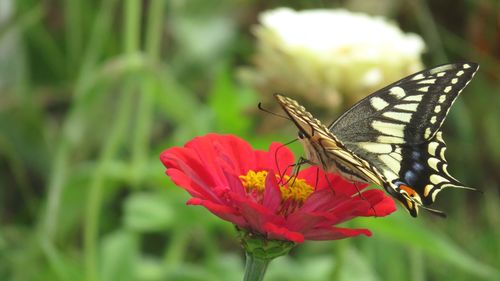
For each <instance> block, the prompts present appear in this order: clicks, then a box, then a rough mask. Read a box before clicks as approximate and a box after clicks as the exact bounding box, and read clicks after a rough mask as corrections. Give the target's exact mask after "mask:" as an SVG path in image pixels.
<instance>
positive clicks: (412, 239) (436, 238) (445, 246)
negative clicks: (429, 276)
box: [356, 212, 500, 279]
mask: <svg viewBox="0 0 500 281" xmlns="http://www.w3.org/2000/svg"><path fill="white" fill-rule="evenodd" d="M405 215H406V214H401V212H400V213H396V214H393V215H391V216H389V217H386V218H377V219H373V218H360V219H358V220H356V223H357V225H358V223H359V225H358V226H359V227H364V228H365V227H366V228H369V229H370V230H372V232H373V233H374V235H383V236H385V237H387V238H389V239H391V240H392V241H396V242H400V243H402V244H405V245H408V246H410V247H414V248H417V249H420V250H422V251H423V253H424V254H426V255H428V256H432V257H434V258H436V259H439V260H441V261H443V262H447V263H449V264H451V265H454V266H455V267H456V269H457V270H461V271H463V272H467V273H470V274H473V275H476V276H477V277H482V278H488V279H493V278H494V279H500V271H498V270H497V269H495V268H493V267H491V266H489V265H486V264H484V263H481V262H479V261H478V260H477V259H476V258H474V257H472V256H470V255H469V254H468V253H466V252H465V251H464V250H463V249H461V248H460V247H459V246H458V245H456V244H455V243H454V242H453V241H451V240H450V239H449V238H447V237H445V236H444V235H442V234H440V233H438V232H436V231H431V230H429V229H428V227H426V226H425V225H424V224H423V223H422V220H415V219H411V218H409V217H408V216H405Z"/></svg>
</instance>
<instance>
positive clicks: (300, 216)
mask: <svg viewBox="0 0 500 281" xmlns="http://www.w3.org/2000/svg"><path fill="white" fill-rule="evenodd" d="M336 220H338V219H337V217H336V216H335V214H333V213H327V212H315V213H305V212H295V213H292V214H290V215H289V216H288V217H287V221H286V226H287V227H288V228H289V229H291V230H295V231H300V232H304V231H309V230H310V229H313V228H316V227H318V225H328V226H330V225H332V224H333V222H334V221H336Z"/></svg>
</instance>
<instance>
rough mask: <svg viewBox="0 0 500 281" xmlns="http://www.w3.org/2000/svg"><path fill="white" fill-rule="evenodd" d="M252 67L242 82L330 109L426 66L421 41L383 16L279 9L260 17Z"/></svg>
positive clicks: (339, 10) (333, 11)
mask: <svg viewBox="0 0 500 281" xmlns="http://www.w3.org/2000/svg"><path fill="white" fill-rule="evenodd" d="M259 23H260V24H259V25H257V26H256V27H255V29H254V33H255V35H256V37H257V52H256V54H255V56H254V59H253V62H254V68H247V69H243V70H242V71H241V73H240V75H241V77H242V79H243V80H246V81H247V82H248V83H250V84H252V85H253V86H254V87H256V88H257V89H258V91H259V92H260V93H262V94H263V95H264V97H263V98H266V97H270V94H271V93H276V92H279V93H286V94H287V95H291V96H295V97H296V98H299V99H301V100H303V101H304V102H307V103H308V104H309V105H311V106H316V107H317V108H318V109H326V108H327V109H328V110H329V111H330V112H331V110H332V109H334V108H336V107H337V108H338V107H339V106H342V107H347V106H349V105H352V103H354V102H356V101H358V100H359V99H361V98H362V97H364V96H366V95H368V94H369V93H371V92H373V91H375V90H378V89H380V88H382V87H383V86H385V85H387V84H389V83H391V82H394V81H396V80H397V79H399V78H401V77H404V76H405V75H408V74H411V73H414V72H415V71H417V70H419V69H421V68H422V62H421V59H420V56H421V54H422V52H423V51H424V48H425V45H424V42H423V40H422V39H421V38H420V37H419V36H418V35H416V34H411V33H406V34H405V33H403V32H402V31H401V30H400V29H399V28H398V27H397V26H396V25H395V24H394V23H391V22H389V21H387V20H386V19H385V18H383V17H374V16H369V15H366V14H363V13H353V12H349V11H347V10H342V9H333V10H329V9H316V10H303V11H294V10H292V9H289V8H278V9H275V10H270V11H266V12H264V13H262V14H260V16H259Z"/></svg>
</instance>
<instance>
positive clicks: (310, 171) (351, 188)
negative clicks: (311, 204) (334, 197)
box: [298, 166, 368, 195]
mask: <svg viewBox="0 0 500 281" xmlns="http://www.w3.org/2000/svg"><path fill="white" fill-rule="evenodd" d="M298 177H299V178H303V179H305V180H306V181H307V182H308V183H309V184H310V185H312V186H315V187H316V190H321V189H329V190H332V192H333V191H334V192H335V194H343V195H353V194H355V193H358V192H360V191H361V190H363V189H364V188H365V187H367V186H368V184H366V183H352V182H350V181H347V180H346V179H344V178H343V177H342V176H340V175H338V174H334V173H325V172H324V171H323V170H321V169H320V168H318V167H316V166H313V167H309V168H307V169H304V170H302V171H301V172H300V173H299V175H298Z"/></svg>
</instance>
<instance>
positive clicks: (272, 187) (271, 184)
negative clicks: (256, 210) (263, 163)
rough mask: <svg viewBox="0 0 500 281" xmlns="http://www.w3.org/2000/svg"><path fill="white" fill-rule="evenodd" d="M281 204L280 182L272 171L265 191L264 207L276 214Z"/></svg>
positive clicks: (268, 175) (268, 176) (267, 179)
mask: <svg viewBox="0 0 500 281" xmlns="http://www.w3.org/2000/svg"><path fill="white" fill-rule="evenodd" d="M280 204H281V191H280V188H279V186H278V182H277V180H276V177H275V175H274V172H273V171H271V172H269V173H268V174H267V177H266V186H265V189H264V196H263V199H262V206H264V207H265V208H267V209H269V210H270V211H271V212H273V213H276V212H277V211H278V209H279V207H280Z"/></svg>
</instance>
